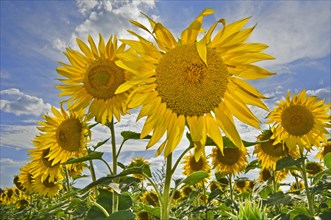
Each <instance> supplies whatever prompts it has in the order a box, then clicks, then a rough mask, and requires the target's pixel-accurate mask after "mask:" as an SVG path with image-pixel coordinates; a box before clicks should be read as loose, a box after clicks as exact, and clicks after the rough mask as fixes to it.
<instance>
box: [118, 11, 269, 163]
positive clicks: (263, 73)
mask: <svg viewBox="0 0 331 220" xmlns="http://www.w3.org/2000/svg"><path fill="white" fill-rule="evenodd" d="M212 13H214V10H212V9H205V10H204V11H202V13H201V14H200V15H199V16H198V17H197V18H196V19H195V20H194V21H193V22H192V24H191V25H189V27H188V28H186V29H185V30H184V31H183V32H182V33H181V36H180V38H179V40H176V38H175V37H174V36H173V35H172V33H171V32H170V31H169V30H168V29H167V28H165V27H164V26H163V25H162V24H161V23H157V22H155V21H154V20H152V19H151V18H149V17H148V16H147V15H146V17H147V18H148V20H149V22H150V24H151V27H152V31H150V30H149V29H148V28H147V27H145V26H144V25H142V24H140V23H139V22H137V21H132V23H133V24H134V25H136V26H138V27H139V28H142V29H143V30H145V31H148V32H149V33H150V34H151V35H152V36H153V37H154V39H155V40H156V43H157V46H158V47H157V46H156V45H155V44H154V43H152V42H150V41H148V40H146V39H144V38H143V37H141V36H139V35H138V34H136V33H134V32H131V33H132V34H134V35H135V36H137V37H138V39H139V40H137V41H136V40H122V42H123V43H125V44H128V45H129V46H131V48H132V49H133V50H131V51H129V52H127V53H122V54H118V57H119V59H120V60H119V61H116V64H117V65H118V66H120V67H122V68H123V69H126V70H128V71H130V72H131V73H132V77H131V78H130V79H128V81H127V82H125V83H123V84H122V85H121V86H119V87H118V89H117V90H116V92H115V93H122V92H126V91H128V90H129V89H131V88H133V87H134V86H136V85H137V88H135V89H134V90H133V92H132V93H131V95H130V97H129V99H128V107H129V108H136V107H138V106H142V108H141V110H140V113H139V115H138V117H137V120H139V119H140V118H142V117H144V116H147V118H146V121H145V124H144V127H143V129H142V132H141V138H143V137H145V136H146V135H148V134H149V133H150V132H151V131H153V135H152V138H151V140H150V141H149V143H148V145H147V148H150V147H152V146H153V145H154V144H156V143H157V142H158V141H159V140H160V139H161V137H163V135H164V134H165V133H167V138H166V139H165V140H164V141H163V142H162V144H161V145H160V146H159V148H158V150H157V155H159V154H160V153H161V152H162V151H163V150H164V155H165V156H168V155H169V154H170V153H171V152H172V151H173V150H174V149H175V148H176V146H177V145H178V144H179V142H180V140H181V138H182V135H183V133H184V127H185V124H186V123H187V125H188V128H189V130H190V133H191V136H192V140H193V142H194V145H195V156H196V160H198V159H199V158H200V156H201V155H204V153H205V152H204V145H205V141H206V137H207V135H208V136H210V137H211V138H212V139H213V140H214V141H215V143H216V144H217V145H218V146H219V148H220V149H221V150H222V149H223V140H222V133H221V130H220V129H222V131H223V132H224V133H225V134H226V135H227V136H228V137H229V138H230V140H231V141H232V142H233V143H235V145H236V146H238V147H240V148H243V144H242V141H241V138H240V136H239V133H238V131H237V129H236V127H235V124H234V120H233V116H235V117H236V118H238V119H239V120H241V121H242V122H244V123H246V124H248V125H251V126H253V127H256V128H259V120H258V119H257V118H256V117H255V116H254V114H253V113H252V112H251V111H250V109H249V108H248V107H247V106H246V105H247V104H250V105H255V106H258V107H260V108H263V109H265V110H268V108H267V107H266V105H265V104H264V103H263V102H262V101H261V99H263V98H265V97H264V96H263V95H262V94H261V93H260V92H258V91H257V90H256V89H255V88H254V87H253V86H251V85H250V84H248V83H247V82H246V81H244V80H245V79H249V80H254V79H260V78H265V77H269V76H271V75H273V74H272V73H270V72H268V71H267V70H265V69H263V68H261V67H258V66H256V65H253V64H252V63H255V62H257V61H261V60H269V59H273V57H271V56H269V55H267V54H265V53H262V51H263V50H264V49H266V48H267V45H265V44H260V43H246V42H245V41H246V39H247V38H248V37H249V36H250V34H251V33H252V31H253V29H254V28H255V27H251V28H247V29H242V28H243V26H244V25H245V24H246V22H247V21H248V19H249V18H245V19H243V20H240V21H236V22H234V23H231V24H226V22H225V20H224V19H220V20H218V21H216V22H215V23H214V24H213V25H212V26H211V27H210V29H209V30H208V31H207V32H206V33H205V34H204V36H203V37H202V39H201V40H198V35H199V33H201V31H202V29H201V25H202V21H203V18H204V17H205V16H207V15H210V14H212ZM219 23H222V24H223V28H222V29H221V30H220V31H218V32H217V33H216V35H215V37H213V38H212V37H211V36H212V33H213V31H214V30H215V28H216V27H217V25H218V24H219Z"/></svg>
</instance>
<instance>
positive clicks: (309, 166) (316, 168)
mask: <svg viewBox="0 0 331 220" xmlns="http://www.w3.org/2000/svg"><path fill="white" fill-rule="evenodd" d="M306 171H307V173H308V175H309V176H313V175H315V174H317V173H319V172H321V171H323V166H322V164H320V163H318V162H308V163H306Z"/></svg>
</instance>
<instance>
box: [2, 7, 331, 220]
mask: <svg viewBox="0 0 331 220" xmlns="http://www.w3.org/2000/svg"><path fill="white" fill-rule="evenodd" d="M213 13H214V10H212V9H208V8H207V9H205V10H203V11H202V12H201V13H200V14H199V15H198V16H197V17H196V19H195V20H194V21H193V22H192V23H191V24H190V25H189V26H188V27H187V28H186V29H184V30H182V32H181V34H180V36H174V35H173V34H172V32H171V30H169V29H167V28H166V27H165V26H163V25H162V24H161V23H158V22H156V21H155V20H153V19H152V18H151V17H150V16H148V15H146V14H144V16H145V19H146V20H148V21H149V23H150V26H149V27H146V26H145V25H143V24H142V23H140V22H138V21H134V20H132V21H131V23H132V24H133V25H135V26H137V27H138V28H140V29H142V30H143V31H146V32H147V33H148V34H149V35H150V37H149V38H144V37H142V36H140V35H139V34H138V33H135V32H133V31H131V30H129V32H130V33H131V34H132V35H133V36H134V37H135V40H132V39H118V38H117V37H116V36H111V37H109V38H108V40H107V39H106V40H105V39H104V37H103V36H102V35H100V36H99V39H98V42H97V41H96V39H93V38H92V37H91V36H89V37H88V39H87V41H85V42H84V40H85V39H77V46H78V47H79V48H80V50H79V51H78V50H74V49H72V48H69V47H68V48H66V50H65V51H64V55H65V56H66V58H67V61H66V62H60V63H59V67H57V69H56V71H57V73H58V75H59V77H60V79H59V83H58V85H57V89H58V90H59V96H60V97H62V101H61V103H59V107H55V106H53V107H52V109H51V112H49V113H47V114H45V115H43V120H42V121H40V122H38V125H37V128H38V131H39V134H38V135H36V136H35V138H34V139H33V140H32V142H33V144H34V148H33V149H31V150H28V154H29V157H30V158H29V162H28V163H26V164H25V165H24V166H23V167H21V169H20V173H18V174H17V175H16V176H15V177H13V187H11V188H5V189H3V190H2V191H1V194H0V195H1V196H0V205H1V216H0V218H1V219H8V220H11V219H13V220H14V219H15V220H17V219H47V220H49V219H54V220H59V219H68V220H74V219H93V220H99V219H100V220H101V219H112V220H152V219H161V220H170V219H172V220H175V219H182V220H200V219H206V220H213V219H241V220H246V219H247V220H255V219H256V220H259V219H261V220H264V219H279V220H301V219H307V220H308V219H325V220H327V219H331V140H330V133H329V132H330V128H331V118H330V107H331V104H330V103H325V101H324V100H322V99H319V98H318V97H315V96H309V95H308V94H307V93H306V91H305V90H302V91H300V92H298V93H292V94H291V92H288V93H287V94H284V96H285V98H284V99H283V100H279V101H278V102H277V103H275V108H274V109H268V107H267V106H266V105H265V104H264V102H263V100H264V99H267V98H268V97H266V96H265V95H263V94H261V93H260V92H259V91H258V90H257V89H256V88H254V86H252V85H251V84H250V83H249V81H251V80H259V79H262V78H268V77H273V75H274V73H272V72H269V71H268V70H267V69H264V68H262V67H260V66H258V65H256V64H255V63H256V62H258V61H263V60H272V59H275V58H274V57H273V56H271V55H269V54H266V53H264V52H263V51H264V50H265V49H266V48H267V47H268V46H267V45H266V44H263V43H255V42H250V41H247V39H248V38H249V36H250V35H251V33H252V32H253V31H254V29H255V26H253V27H248V28H247V27H244V26H245V24H246V22H247V21H248V20H249V18H244V19H241V20H238V21H235V22H233V23H227V22H226V20H225V19H219V20H217V21H215V23H214V24H213V25H211V26H210V27H209V29H207V30H203V29H202V24H203V19H204V17H206V16H208V15H211V14H213ZM250 106H255V107H257V108H261V109H264V110H265V111H267V112H268V116H267V124H268V126H269V129H267V130H262V129H261V123H260V119H258V118H257V117H256V116H255V115H254V113H253V111H252V110H251V109H250ZM132 110H136V111H138V116H137V119H136V120H137V121H138V120H141V119H142V118H144V125H143V128H142V130H141V131H140V132H133V131H130V130H128V131H123V132H121V136H116V135H115V130H116V129H118V127H119V126H121V117H123V116H124V115H126V114H130V111H132ZM235 120H239V121H241V122H242V123H244V124H247V125H249V126H252V127H254V128H256V129H260V130H261V131H260V134H259V135H258V136H257V137H256V141H254V142H252V141H245V140H242V139H241V137H240V134H239V132H238V130H237V127H236V123H235ZM94 126H103V127H105V128H107V130H108V131H109V134H108V133H106V134H105V136H104V141H101V142H98V143H96V144H95V143H94V142H93V132H92V130H93V127H94ZM141 139H144V140H145V141H146V143H147V145H146V149H150V148H152V147H154V148H155V149H156V156H157V157H162V158H163V159H164V163H163V166H162V167H153V166H152V165H151V164H150V162H149V161H147V160H146V159H145V158H143V157H137V158H132V161H131V163H129V164H123V163H121V161H119V155H120V154H121V150H122V148H125V143H126V142H127V141H131V142H137V143H138V142H141V141H142V140H141ZM183 139H186V140H187V142H188V143H189V144H188V146H186V148H184V149H183V150H181V151H180V153H179V154H178V151H176V153H177V154H176V155H175V154H174V151H175V149H176V148H177V147H178V146H179V145H180V142H181V141H182V140H183ZM118 141H120V142H118ZM106 145H108V146H109V147H110V148H111V160H108V159H109V158H108V159H107V158H105V156H104V152H103V151H101V150H100V147H101V146H106ZM249 152H252V153H249ZM311 158H315V160H312V159H311ZM96 163H99V164H101V165H102V166H104V167H106V169H107V171H108V175H105V176H103V177H101V178H97V175H96V169H95V164H96ZM180 167H182V170H181V171H180V172H181V173H182V177H181V178H175V177H174V173H175V172H176V171H178V170H179V169H180ZM251 170H255V171H256V172H258V173H259V176H258V177H256V178H255V179H248V178H247V177H244V174H246V173H248V172H249V171H251ZM287 178H291V179H292V180H293V181H292V182H291V183H289V182H288V181H285V180H286V179H287ZM82 179H84V181H85V182H88V183H87V184H85V185H84V186H83V187H78V186H77V184H76V183H77V182H78V181H80V180H82Z"/></svg>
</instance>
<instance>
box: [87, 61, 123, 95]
mask: <svg viewBox="0 0 331 220" xmlns="http://www.w3.org/2000/svg"><path fill="white" fill-rule="evenodd" d="M124 81H125V79H124V70H123V69H121V68H119V67H118V66H116V65H115V63H114V62H113V61H107V60H104V61H98V62H95V63H93V64H91V66H90V67H89V68H88V69H87V71H86V75H85V81H84V85H85V88H86V90H87V92H88V93H89V94H90V95H92V96H93V97H94V98H99V99H110V98H112V97H113V96H114V93H115V91H116V89H117V88H118V87H119V86H120V85H121V84H123V83H124Z"/></svg>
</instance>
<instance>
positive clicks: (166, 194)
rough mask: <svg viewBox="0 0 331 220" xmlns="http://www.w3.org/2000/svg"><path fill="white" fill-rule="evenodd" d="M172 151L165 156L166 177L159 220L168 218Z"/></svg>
mask: <svg viewBox="0 0 331 220" xmlns="http://www.w3.org/2000/svg"><path fill="white" fill-rule="evenodd" d="M171 166H172V153H171V154H169V156H168V157H167V165H166V177H165V183H164V189H163V198H162V200H163V204H162V207H161V220H168V219H169V212H170V203H171V201H169V192H170V184H171V176H172V170H171Z"/></svg>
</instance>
